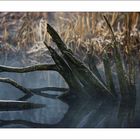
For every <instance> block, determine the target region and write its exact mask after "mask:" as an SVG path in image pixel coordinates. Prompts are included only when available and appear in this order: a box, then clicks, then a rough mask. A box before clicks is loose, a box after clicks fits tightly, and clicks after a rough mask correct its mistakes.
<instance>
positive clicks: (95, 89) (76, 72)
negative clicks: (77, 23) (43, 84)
mask: <svg viewBox="0 0 140 140" xmlns="http://www.w3.org/2000/svg"><path fill="white" fill-rule="evenodd" d="M47 31H48V33H49V34H50V35H51V37H52V39H53V41H54V42H55V43H56V45H57V47H58V48H59V49H60V51H61V53H62V58H63V60H65V62H66V63H67V67H69V68H70V69H71V71H72V74H73V76H74V77H76V78H77V79H78V80H79V81H80V83H81V84H82V85H83V87H84V88H83V89H85V90H86V91H87V92H88V93H89V94H90V96H91V97H92V96H94V93H102V95H103V94H107V95H112V93H111V92H110V91H109V89H108V88H107V86H106V85H105V84H104V83H103V82H102V81H100V80H99V78H98V77H97V76H96V75H95V74H94V73H93V72H92V71H90V70H89V68H88V67H86V66H85V65H84V63H83V62H81V61H80V60H78V59H77V58H76V57H75V56H74V55H73V53H72V51H71V50H69V49H67V47H66V45H65V44H64V42H63V41H62V40H61V38H60V36H59V35H58V33H57V32H56V31H55V30H54V29H53V28H52V27H51V26H50V25H49V24H48V26H47ZM44 43H45V45H46V46H47V43H46V42H44ZM47 47H48V46H47ZM49 48H50V47H48V49H49ZM49 50H50V49H49ZM55 54H56V55H57V53H56V52H55ZM51 55H52V53H51ZM53 59H54V61H57V58H55V57H54V56H53ZM60 65H61V64H60ZM61 66H62V65H61ZM63 67H64V66H62V68H63ZM66 73H67V71H64V75H65V74H66Z"/></svg>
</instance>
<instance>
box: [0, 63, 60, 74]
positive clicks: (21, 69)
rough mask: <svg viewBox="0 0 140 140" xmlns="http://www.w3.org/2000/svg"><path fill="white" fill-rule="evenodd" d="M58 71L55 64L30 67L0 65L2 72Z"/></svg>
mask: <svg viewBox="0 0 140 140" xmlns="http://www.w3.org/2000/svg"><path fill="white" fill-rule="evenodd" d="M46 70H51V71H57V68H56V65H55V64H40V65H34V66H28V67H10V66H3V65H0V72H16V73H25V72H33V71H46Z"/></svg>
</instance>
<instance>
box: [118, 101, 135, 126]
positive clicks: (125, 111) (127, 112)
mask: <svg viewBox="0 0 140 140" xmlns="http://www.w3.org/2000/svg"><path fill="white" fill-rule="evenodd" d="M135 105H136V102H135V101H131V102H129V103H120V106H119V112H118V123H119V125H120V127H128V128H130V127H133V121H134V117H135Z"/></svg>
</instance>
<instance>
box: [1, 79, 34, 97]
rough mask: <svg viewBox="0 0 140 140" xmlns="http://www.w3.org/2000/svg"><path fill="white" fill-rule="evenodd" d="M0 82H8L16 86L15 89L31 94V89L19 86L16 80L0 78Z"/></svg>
mask: <svg viewBox="0 0 140 140" xmlns="http://www.w3.org/2000/svg"><path fill="white" fill-rule="evenodd" d="M0 82H3V83H8V84H11V85H12V86H14V87H16V88H17V89H19V90H21V91H22V92H24V93H25V94H31V95H32V94H33V93H32V91H31V90H29V89H27V88H25V87H23V86H21V85H20V84H18V83H17V82H16V81H14V80H13V79H9V78H0Z"/></svg>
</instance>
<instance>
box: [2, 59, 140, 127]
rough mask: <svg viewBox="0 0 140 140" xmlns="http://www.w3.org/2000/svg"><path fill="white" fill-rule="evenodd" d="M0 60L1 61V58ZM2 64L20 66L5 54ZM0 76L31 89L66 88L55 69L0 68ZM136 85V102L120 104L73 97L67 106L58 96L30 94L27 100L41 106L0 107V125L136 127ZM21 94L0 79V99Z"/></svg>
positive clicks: (138, 109)
mask: <svg viewBox="0 0 140 140" xmlns="http://www.w3.org/2000/svg"><path fill="white" fill-rule="evenodd" d="M1 64H3V60H2V59H1ZM4 64H5V65H9V66H23V64H22V63H21V61H20V59H19V60H18V59H17V60H16V59H10V58H8V60H7V61H6V62H5V63H4ZM0 76H1V77H9V78H12V79H14V80H16V81H17V82H18V83H20V84H21V85H23V86H24V87H27V88H32V89H36V88H41V87H64V88H68V85H67V84H66V82H65V81H64V79H63V78H62V77H61V76H60V75H59V74H58V73H57V72H51V71H44V72H29V73H23V74H19V73H18V74H17V73H7V72H4V73H0ZM137 80H139V77H137ZM137 83H138V82H137ZM139 88H140V87H139V85H138V84H137V98H136V99H137V100H136V104H135V102H134V103H132V104H131V105H124V104H122V105H120V104H119V103H117V102H116V103H115V102H109V101H106V100H103V101H100V100H98V99H95V100H92V101H84V102H78V101H76V102H75V101H74V102H75V103H74V104H72V106H69V105H68V104H66V103H64V102H63V101H61V100H59V99H50V98H46V97H42V96H38V95H34V96H32V97H30V98H29V99H27V101H29V102H32V103H39V104H40V103H41V104H44V105H45V107H42V108H35V109H28V110H18V111H17V110H15V111H8V110H5V111H0V127H4V128H5V127H12V128H16V127H96V128H102V127H140V119H139V118H140V103H139V99H140V95H139V92H138V91H140V89H139ZM44 93H45V92H44ZM47 93H49V91H47ZM50 94H58V95H60V94H62V93H61V92H54V91H50ZM23 96H24V94H23V93H22V92H21V91H20V90H18V89H16V88H15V87H13V86H11V85H9V84H6V83H0V100H18V99H19V98H21V97H23ZM14 120H15V121H14ZM57 124H58V125H57Z"/></svg>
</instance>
